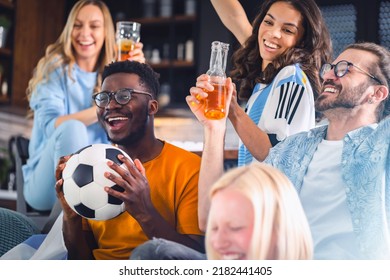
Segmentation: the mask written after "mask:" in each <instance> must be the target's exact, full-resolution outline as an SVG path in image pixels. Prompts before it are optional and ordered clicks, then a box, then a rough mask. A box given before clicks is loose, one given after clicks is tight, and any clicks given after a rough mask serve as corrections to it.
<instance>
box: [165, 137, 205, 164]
mask: <svg viewBox="0 0 390 280" xmlns="http://www.w3.org/2000/svg"><path fill="white" fill-rule="evenodd" d="M165 148H166V149H167V150H168V151H170V152H171V153H174V154H177V155H178V156H180V157H184V158H186V159H192V160H199V161H200V157H199V156H198V155H197V154H195V153H193V152H190V151H187V150H185V149H183V148H181V147H179V146H176V145H174V144H172V143H169V142H167V141H165Z"/></svg>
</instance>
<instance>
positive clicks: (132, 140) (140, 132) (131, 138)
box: [107, 113, 148, 146]
mask: <svg viewBox="0 0 390 280" xmlns="http://www.w3.org/2000/svg"><path fill="white" fill-rule="evenodd" d="M147 123H148V114H147V113H145V115H144V118H143V119H141V120H139V125H138V128H137V130H136V131H134V132H130V133H129V134H128V135H127V136H125V137H124V138H121V139H117V140H114V139H111V138H110V136H109V135H108V133H107V139H108V141H110V142H111V143H113V144H117V145H119V146H132V145H134V144H136V143H138V142H139V141H140V140H141V139H142V138H143V137H144V136H145V133H146V126H147Z"/></svg>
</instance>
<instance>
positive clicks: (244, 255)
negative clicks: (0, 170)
mask: <svg viewBox="0 0 390 280" xmlns="http://www.w3.org/2000/svg"><path fill="white" fill-rule="evenodd" d="M222 209H223V210H222ZM209 219H210V224H209V225H210V226H211V230H210V235H209V236H208V238H209V240H210V244H211V246H212V248H213V250H215V252H216V254H217V255H218V259H227V260H231V259H241V260H244V259H248V258H250V256H249V250H250V244H251V239H252V234H253V221H254V209H253V206H252V203H251V201H250V200H249V199H248V198H247V197H245V196H244V195H243V194H242V193H241V192H239V191H237V190H234V189H232V188H229V187H227V188H224V189H221V190H218V191H217V192H216V193H215V194H214V195H213V197H212V202H211V208H210V214H209Z"/></svg>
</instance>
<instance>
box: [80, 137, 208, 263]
mask: <svg viewBox="0 0 390 280" xmlns="http://www.w3.org/2000/svg"><path fill="white" fill-rule="evenodd" d="M143 166H144V167H145V170H146V178H147V179H148V181H149V186H150V194H151V198H152V202H153V205H154V207H155V208H156V209H157V211H158V212H159V213H160V215H161V216H162V217H163V218H164V219H165V220H166V221H167V222H168V223H169V224H170V225H171V226H172V227H173V228H175V229H176V231H177V232H178V233H181V234H192V235H203V233H202V232H201V231H200V230H199V226H198V211H197V209H198V178H199V168H200V157H199V156H197V155H195V154H193V153H191V152H188V151H186V150H183V149H181V148H179V147H176V146H174V145H171V144H169V143H167V142H165V143H164V147H163V149H162V151H161V154H160V155H158V156H157V157H156V158H154V159H153V160H151V161H148V162H146V163H144V164H143ZM85 221H87V222H88V224H84V226H85V228H88V227H89V229H90V230H92V232H93V235H94V236H95V239H96V242H97V244H98V246H99V248H98V249H95V250H94V251H93V254H94V257H95V259H128V258H129V256H130V254H131V252H132V250H133V249H134V248H136V247H137V246H139V245H141V244H142V243H144V242H145V241H147V240H148V237H147V236H146V235H145V234H144V232H143V231H142V228H141V226H140V225H139V224H138V222H137V221H136V220H135V219H134V218H133V217H132V216H131V215H130V214H129V213H128V212H126V211H125V212H124V213H122V214H121V215H119V216H117V217H115V218H113V219H111V220H107V221H94V220H85V219H84V222H85Z"/></svg>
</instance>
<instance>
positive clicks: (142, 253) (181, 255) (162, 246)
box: [130, 238, 206, 260]
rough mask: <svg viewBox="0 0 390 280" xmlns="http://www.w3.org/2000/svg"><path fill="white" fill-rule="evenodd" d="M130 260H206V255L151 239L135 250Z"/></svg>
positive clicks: (174, 243)
mask: <svg viewBox="0 0 390 280" xmlns="http://www.w3.org/2000/svg"><path fill="white" fill-rule="evenodd" d="M130 259H131V260H206V254H203V253H201V252H198V251H196V250H194V249H191V248H189V247H187V246H184V245H182V244H179V243H176V242H173V241H169V240H165V239H162V238H153V239H152V240H149V241H147V242H145V243H144V244H142V245H140V246H138V247H137V248H135V249H134V250H133V252H132V254H131V256H130Z"/></svg>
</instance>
